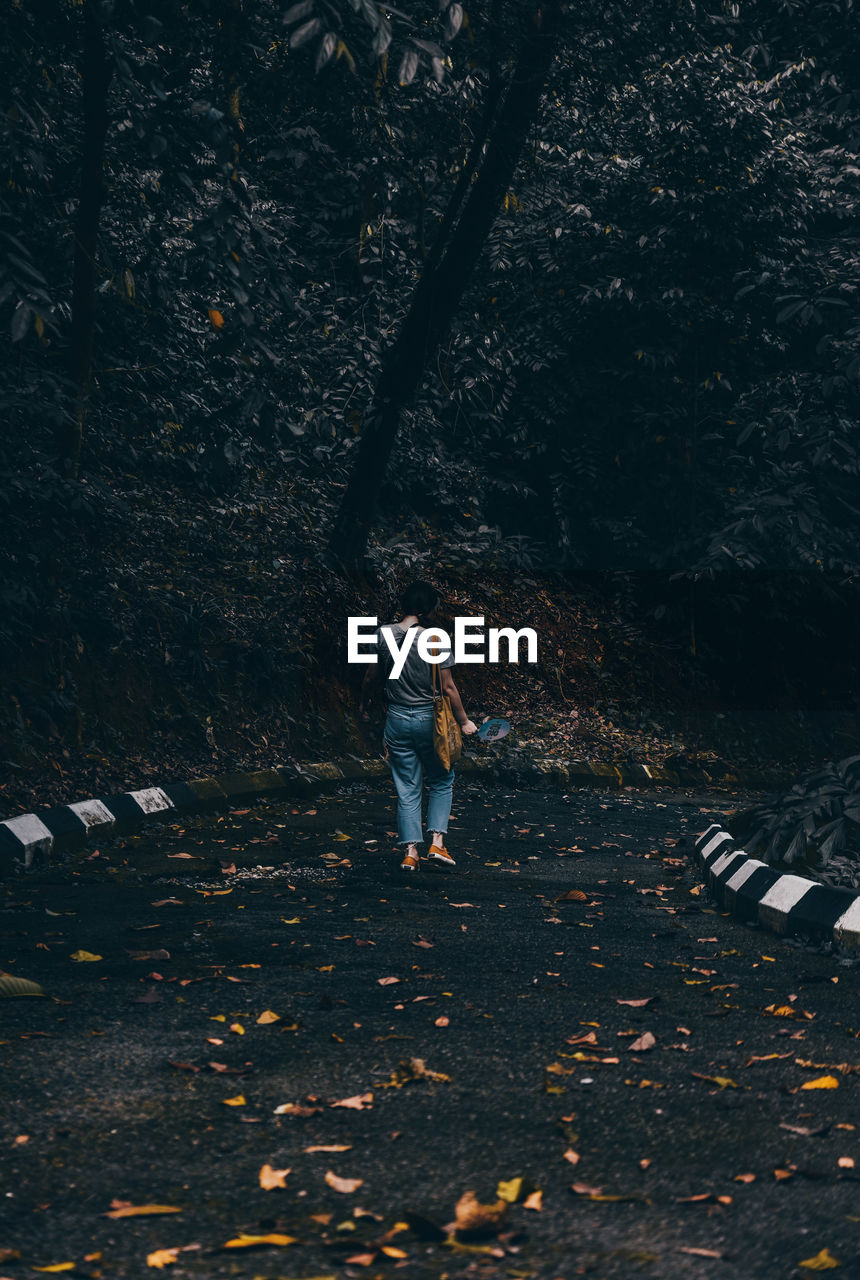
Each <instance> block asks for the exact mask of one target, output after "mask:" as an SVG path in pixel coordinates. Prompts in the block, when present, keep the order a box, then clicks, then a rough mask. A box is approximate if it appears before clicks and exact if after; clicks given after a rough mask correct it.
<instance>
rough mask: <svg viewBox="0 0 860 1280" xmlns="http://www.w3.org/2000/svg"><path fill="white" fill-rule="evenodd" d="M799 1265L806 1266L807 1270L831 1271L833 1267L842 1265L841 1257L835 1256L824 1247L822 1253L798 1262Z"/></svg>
mask: <svg viewBox="0 0 860 1280" xmlns="http://www.w3.org/2000/svg"><path fill="white" fill-rule="evenodd" d="M797 1265H798V1266H799V1267H806V1269H807V1271H830V1270H832V1268H833V1267H838V1266H839V1265H840V1263H839V1259H838V1258H834V1256H833V1254H832V1253H831V1252H830V1250H829V1249H822V1250H821V1252H820V1253H816V1255H815V1257H814V1258H805V1259H804V1260H803V1262H798V1264H797Z"/></svg>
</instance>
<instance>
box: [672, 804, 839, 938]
mask: <svg viewBox="0 0 860 1280" xmlns="http://www.w3.org/2000/svg"><path fill="white" fill-rule="evenodd" d="M694 849H695V856H696V861H697V862H698V865H699V869H700V871H701V872H702V874H703V876H704V877H705V880H706V882H707V884H708V887H709V889H710V891H711V893H712V895H713V896H714V898H716V900H717V901H718V902H720V903H721V904H722V905H723V906H724V907H725V908H726V910H727V911H729V912H730V913H731V914H732V915H734V916H737V917H738V918H739V919H741V920H746V921H752V922H755V921H757V922H758V923H759V924H761V925H763V926H764V927H765V928H767V929H770V930H772V931H773V932H774V933H781V934H807V935H810V936H812V937H814V938H818V939H828V940H832V941H833V942H836V943H838V944H839V945H840V946H842V947H856V946H860V895H857V894H854V893H852V892H851V891H850V890H848V889H837V888H834V887H832V886H831V885H826V884H819V883H818V881H816V880H809V879H807V878H806V877H805V876H798V875H794V874H793V873H788V872H780V871H778V870H776V868H774V867H769V866H768V865H767V864H766V863H764V862H760V861H759V860H758V859H757V858H751V857H749V856H748V855H747V853H746V852H745V851H744V850H743V849H739V848H737V847H736V845H735V841H734V839H733V838H732V836H731V835H730V834H729V832H728V831H725V830H724V829H723V828H722V827H721V826H720V824H719V823H716V822H715V823H712V824H711V826H709V827H707V828H706V830H704V831H703V832H702V833H701V835H700V836H698V838H697V839H696V841H695V845H694Z"/></svg>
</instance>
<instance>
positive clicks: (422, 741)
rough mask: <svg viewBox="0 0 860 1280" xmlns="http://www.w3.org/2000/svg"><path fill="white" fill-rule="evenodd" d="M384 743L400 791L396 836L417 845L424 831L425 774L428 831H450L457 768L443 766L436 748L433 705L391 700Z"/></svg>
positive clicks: (403, 842)
mask: <svg viewBox="0 0 860 1280" xmlns="http://www.w3.org/2000/svg"><path fill="white" fill-rule="evenodd" d="M383 736H384V738H385V745H386V746H387V747H388V756H389V761H390V764H391V772H392V774H393V776H394V786H395V789H396V791H397V835H398V839H399V841H400V843H401V844H418V843H420V841H421V840H422V839H423V835H422V830H421V786H422V781H423V777H424V775H425V774H426V777H427V788H428V790H429V792H430V800H429V803H428V805H427V829H428V831H443V832H444V831H447V830H448V818H449V817H450V814H451V794H452V791H453V789H454V770H453V769H448V770H445V769H443V768H442V766H441V764H440V763H439V761H438V759H437V758H436V753H435V751H434V750H433V708H432V707H430V706H418V707H404V706H397V705H396V704H394V703H392V704H391V705H390V706H389V708H388V715H387V717H386V720H385V733H384V735H383Z"/></svg>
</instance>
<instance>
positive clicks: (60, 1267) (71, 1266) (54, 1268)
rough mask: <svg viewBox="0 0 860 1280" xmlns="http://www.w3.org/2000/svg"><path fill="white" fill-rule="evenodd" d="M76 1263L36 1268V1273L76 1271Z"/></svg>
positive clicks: (62, 1263) (56, 1263)
mask: <svg viewBox="0 0 860 1280" xmlns="http://www.w3.org/2000/svg"><path fill="white" fill-rule="evenodd" d="M74 1269H75V1264H74V1262H54V1263H52V1264H51V1266H50V1267H34V1268H33V1270H34V1271H74Z"/></svg>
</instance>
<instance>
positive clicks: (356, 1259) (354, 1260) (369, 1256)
mask: <svg viewBox="0 0 860 1280" xmlns="http://www.w3.org/2000/svg"><path fill="white" fill-rule="evenodd" d="M376 1257H377V1255H376V1254H375V1253H353V1254H352V1255H351V1256H350V1257H349V1258H345V1259H344V1262H345V1263H346V1264H347V1265H348V1266H353V1267H372V1266H373V1264H374V1262H375V1261H376Z"/></svg>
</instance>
